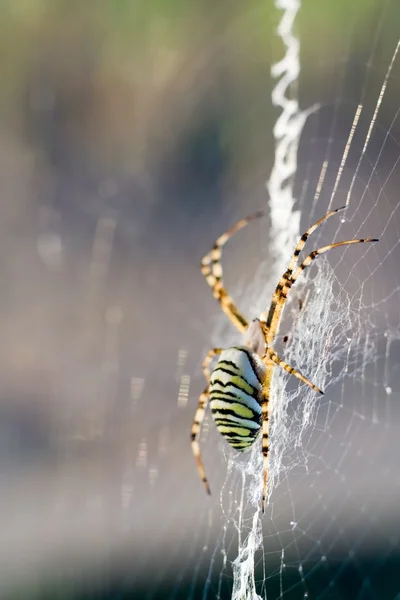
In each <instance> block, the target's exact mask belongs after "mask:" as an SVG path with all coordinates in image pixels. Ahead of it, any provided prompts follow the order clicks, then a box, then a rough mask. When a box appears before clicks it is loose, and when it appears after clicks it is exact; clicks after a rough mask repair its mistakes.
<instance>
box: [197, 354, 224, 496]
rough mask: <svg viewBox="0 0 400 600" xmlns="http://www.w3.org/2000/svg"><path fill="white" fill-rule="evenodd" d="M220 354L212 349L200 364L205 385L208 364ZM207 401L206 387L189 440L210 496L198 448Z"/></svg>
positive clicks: (199, 402)
mask: <svg viewBox="0 0 400 600" xmlns="http://www.w3.org/2000/svg"><path fill="white" fill-rule="evenodd" d="M221 352H222V350H221V348H213V349H212V350H210V351H209V352H207V355H206V357H205V359H204V360H203V364H202V367H203V373H204V377H205V378H206V380H207V383H208V382H209V381H210V369H209V366H210V363H211V361H212V359H213V358H214V357H215V356H217V355H218V354H221ZM208 400H209V395H208V385H207V387H206V389H205V390H204V391H203V393H202V394H200V398H199V401H198V404H197V410H196V413H195V415H194V420H193V424H192V430H191V434H190V439H191V443H192V451H193V455H194V457H195V460H196V464H197V470H198V472H199V475H200V479H201V480H202V482H203V483H204V486H205V488H206V491H207V493H208V494H211V490H210V486H209V484H208V480H207V477H206V473H205V470H204V465H203V461H202V460H201V455H200V446H199V435H200V430H201V426H202V423H203V421H204V415H205V413H206V408H207V403H208Z"/></svg>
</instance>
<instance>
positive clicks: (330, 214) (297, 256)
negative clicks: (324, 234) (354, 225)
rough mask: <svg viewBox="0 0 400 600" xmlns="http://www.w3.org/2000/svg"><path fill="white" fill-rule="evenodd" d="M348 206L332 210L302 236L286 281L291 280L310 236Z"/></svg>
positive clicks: (288, 269) (286, 274)
mask: <svg viewBox="0 0 400 600" xmlns="http://www.w3.org/2000/svg"><path fill="white" fill-rule="evenodd" d="M345 208H346V206H341V207H340V208H336V209H335V210H331V211H330V212H328V213H327V214H326V215H325V216H324V217H322V219H320V220H319V221H317V222H316V223H314V225H311V227H310V228H309V229H307V231H306V232H305V233H303V235H302V236H301V238H300V239H299V241H298V242H297V246H296V248H295V249H294V252H293V256H292V258H291V260H290V263H289V266H288V268H287V270H286V273H285V275H284V277H285V278H286V279H289V278H290V276H291V274H292V272H293V269H294V268H295V266H296V265H297V262H298V259H299V255H300V252H301V251H302V250H303V248H304V246H305V244H306V241H307V240H308V238H309V237H310V235H311V234H312V233H313V232H314V231H315V230H316V229H317V228H318V227H319V226H320V225H321V224H322V223H323V222H324V221H326V220H327V219H329V217H332V216H333V215H336V213H338V212H339V211H340V210H343V209H345Z"/></svg>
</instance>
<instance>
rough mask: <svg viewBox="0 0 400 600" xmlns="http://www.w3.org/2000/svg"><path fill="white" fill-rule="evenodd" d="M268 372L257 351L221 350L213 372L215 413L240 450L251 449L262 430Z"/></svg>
mask: <svg viewBox="0 0 400 600" xmlns="http://www.w3.org/2000/svg"><path fill="white" fill-rule="evenodd" d="M265 373H266V367H265V365H264V363H263V362H262V360H261V359H260V357H259V356H258V355H257V354H256V353H255V352H252V351H251V350H249V349H248V348H246V347H244V346H236V347H233V348H228V349H227V350H224V351H223V352H222V353H221V356H220V359H219V361H218V363H217V364H216V366H215V369H214V370H213V372H212V374H211V379H210V388H209V394H210V408H211V412H212V415H213V418H214V421H215V424H216V426H217V428H218V430H219V432H220V433H221V435H223V436H224V438H225V439H226V440H227V441H228V443H229V444H230V445H231V446H232V447H233V448H235V449H236V450H239V451H244V450H247V448H249V447H250V446H251V445H252V444H253V442H254V440H255V439H256V437H257V436H258V434H259V432H260V428H261V403H262V389H263V382H264V379H265Z"/></svg>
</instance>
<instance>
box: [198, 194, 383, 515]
mask: <svg viewBox="0 0 400 600" xmlns="http://www.w3.org/2000/svg"><path fill="white" fill-rule="evenodd" d="M344 208H346V207H345V206H342V207H341V208H337V209H335V210H332V211H330V212H328V213H327V214H326V215H325V216H324V217H322V218H321V219H320V220H319V221H317V222H316V223H315V224H314V225H312V226H311V227H310V228H309V229H307V231H306V232H305V233H304V234H303V235H302V236H301V238H300V239H299V241H298V243H297V246H296V248H295V250H294V253H293V255H292V258H291V260H290V262H289V265H288V267H287V269H286V271H285V273H284V274H283V275H282V277H281V279H280V281H279V283H278V285H277V286H276V288H275V291H274V294H273V296H272V300H271V304H270V307H269V310H268V312H263V313H261V315H260V316H259V317H258V318H256V319H254V320H253V321H252V322H251V323H250V324H249V323H248V322H247V320H246V318H245V317H244V316H243V315H242V314H241V312H240V311H239V309H238V308H237V306H236V305H235V304H234V302H233V300H232V298H231V297H230V296H229V295H228V293H227V291H226V289H225V287H224V284H223V280H222V266H221V262H220V261H221V249H222V247H223V246H224V245H225V244H226V242H227V241H228V240H229V238H230V237H231V236H232V235H233V234H235V233H236V232H237V231H239V230H240V229H243V227H245V226H246V225H247V224H248V223H250V221H253V220H255V219H257V218H259V217H262V216H263V215H264V213H263V212H262V211H259V212H257V213H255V214H253V215H250V216H248V217H246V218H245V219H241V220H240V221H238V222H237V223H236V224H235V225H234V226H233V227H231V229H228V231H226V232H225V233H224V234H222V235H221V236H220V237H219V238H218V239H217V241H216V242H215V244H214V246H213V247H212V249H211V250H210V252H208V254H206V255H205V257H204V258H203V260H202V261H201V271H202V273H203V275H204V277H205V278H206V281H207V283H208V285H209V286H210V287H211V288H212V291H213V295H214V297H215V298H216V299H217V300H218V302H219V304H220V306H221V309H222V310H223V312H224V313H225V314H226V315H227V316H228V318H229V319H230V320H231V322H232V323H233V324H234V325H235V327H236V328H237V329H238V330H239V331H240V332H241V333H242V334H243V340H242V345H238V346H233V347H231V348H227V349H223V348H213V349H212V350H210V351H209V352H208V354H207V355H206V357H205V359H204V360H203V363H202V368H203V373H204V377H205V379H206V381H207V386H206V388H205V389H204V391H203V393H202V394H201V395H200V398H199V401H198V406H197V410H196V413H195V416H194V421H193V425H192V429H191V442H192V450H193V454H194V457H195V460H196V463H197V468H198V471H199V475H200V478H201V480H202V481H203V483H204V486H205V488H206V491H207V493H208V494H211V491H210V486H209V484H208V480H207V477H206V474H205V470H204V466H203V462H202V459H201V455H200V446H199V434H200V428H201V424H202V422H203V419H204V415H205V410H206V408H207V404H208V403H210V407H211V413H212V416H213V418H214V421H215V424H216V426H217V429H218V430H219V432H220V433H221V434H222V435H223V436H224V438H225V439H226V440H227V442H228V443H229V444H230V445H231V446H232V447H233V448H235V449H236V450H238V451H239V452H243V451H245V450H247V449H249V448H250V447H251V446H252V445H253V444H254V442H255V440H256V439H257V438H258V436H259V434H260V432H261V431H262V446H261V448H262V453H263V491H262V500H261V509H262V512H264V506H265V501H266V497H267V477H268V451H269V438H268V419H269V398H270V389H271V381H272V375H273V371H274V368H275V366H276V365H278V366H279V367H281V368H282V369H284V370H285V371H287V372H288V373H290V374H291V375H294V376H295V377H297V379H299V380H300V381H302V382H303V383H305V384H307V385H308V386H310V387H311V388H312V389H313V390H315V391H316V392H318V393H319V394H323V392H322V391H321V390H320V389H319V388H318V387H317V386H316V385H314V384H313V383H312V382H311V381H310V380H309V379H307V378H306V377H305V376H304V375H302V374H301V373H300V372H299V371H298V370H296V369H295V368H294V367H291V366H290V365H288V364H287V363H285V362H284V361H283V360H282V359H281V358H280V357H279V356H278V354H277V353H276V352H275V350H274V349H273V347H272V344H273V341H274V338H275V336H276V333H277V330H278V327H279V322H280V318H281V314H282V310H283V308H284V306H285V302H286V299H287V296H288V293H289V291H290V288H291V287H292V285H293V284H294V283H295V282H296V281H297V279H298V278H299V276H300V275H301V273H302V272H303V271H304V270H305V269H306V268H307V267H308V266H309V265H310V264H311V263H312V261H313V260H314V259H315V258H316V257H317V256H319V255H320V254H324V252H327V251H328V250H331V249H332V248H337V247H339V246H348V245H350V244H360V243H364V242H377V241H379V240H377V239H372V238H365V239H358V240H346V241H343V242H336V243H334V244H329V245H328V246H323V247H322V248H318V249H317V250H314V251H313V252H311V254H309V255H308V256H307V257H306V258H305V259H304V260H303V262H302V263H300V264H299V255H300V252H301V251H302V249H303V248H304V245H305V243H306V241H307V239H308V237H309V236H310V235H311V233H313V231H315V230H316V229H317V227H319V225H321V223H323V222H324V221H326V220H327V219H329V218H330V217H331V216H333V215H335V214H336V213H337V212H339V211H340V210H343V209H344ZM216 356H219V360H218V362H217V363H216V366H215V367H214V369H213V370H212V372H210V363H211V361H212V360H213V358H215V357H216Z"/></svg>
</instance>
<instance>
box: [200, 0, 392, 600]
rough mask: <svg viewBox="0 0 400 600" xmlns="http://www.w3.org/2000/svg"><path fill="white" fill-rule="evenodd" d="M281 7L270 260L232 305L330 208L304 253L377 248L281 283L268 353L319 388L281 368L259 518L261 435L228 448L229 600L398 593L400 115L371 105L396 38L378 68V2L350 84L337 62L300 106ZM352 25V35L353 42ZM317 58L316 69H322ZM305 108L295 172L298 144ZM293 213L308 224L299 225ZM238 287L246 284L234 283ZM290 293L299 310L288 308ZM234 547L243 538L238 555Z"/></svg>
mask: <svg viewBox="0 0 400 600" xmlns="http://www.w3.org/2000/svg"><path fill="white" fill-rule="evenodd" d="M277 6H278V7H279V8H281V9H284V15H283V17H282V20H281V22H280V25H279V27H278V32H279V34H280V35H281V37H282V38H283V40H284V42H285V47H286V55H285V57H284V58H283V59H282V60H281V61H280V62H279V63H278V64H276V65H274V67H273V71H272V72H273V75H275V76H278V77H280V78H281V79H280V80H279V82H278V84H277V86H276V88H275V90H274V93H273V100H274V103H275V104H276V105H278V106H280V107H282V114H281V116H280V117H279V119H278V121H277V125H276V126H275V137H276V139H277V151H276V162H275V167H274V169H273V173H272V176H271V178H270V180H269V184H268V189H269V193H270V200H269V203H268V208H269V210H270V217H271V225H270V235H271V239H272V244H271V245H270V247H269V249H270V252H271V255H272V257H273V260H274V263H273V267H272V271H271V255H270V256H268V258H267V259H266V260H265V261H264V263H263V264H261V265H260V267H259V269H258V271H257V275H256V277H255V281H254V283H253V284H246V286H245V289H244V291H243V292H242V294H241V302H240V305H241V306H245V307H246V314H253V315H256V314H259V313H260V311H262V310H265V307H266V305H267V304H266V302H267V298H268V297H269V296H270V294H271V292H272V289H273V287H269V286H274V283H276V281H277V280H278V278H279V276H280V275H281V274H282V272H283V271H284V267H285V265H286V264H287V262H288V257H289V256H290V253H291V251H292V249H293V247H294V238H296V237H299V235H300V233H301V232H302V230H303V229H304V228H305V227H307V226H309V225H310V224H312V223H313V222H314V221H315V220H317V219H318V218H319V217H321V216H322V215H324V214H325V213H326V212H327V211H328V210H331V209H332V208H336V207H338V206H341V205H344V204H346V205H347V209H346V212H345V213H344V217H342V218H340V217H339V218H338V219H336V223H335V220H334V219H332V221H333V223H332V222H330V223H329V224H328V223H327V224H324V226H322V228H321V229H319V230H318V231H317V232H316V233H315V234H314V235H312V236H311V238H310V240H309V242H308V244H307V248H310V251H311V250H312V249H314V248H318V247H320V246H322V245H326V244H327V243H330V242H331V241H332V242H334V241H339V240H342V239H355V238H357V237H367V236H372V237H375V236H377V237H380V238H381V242H380V246H379V247H374V248H372V247H371V248H366V247H363V248H358V249H357V250H355V252H354V253H353V250H354V247H353V248H352V249H351V250H349V249H345V250H344V251H343V252H341V251H340V250H336V251H333V252H332V255H330V254H329V256H328V257H327V258H325V257H324V258H321V259H318V261H317V262H318V264H316V263H313V266H312V267H311V268H310V271H309V272H308V273H307V275H306V277H305V278H304V279H303V281H301V282H299V284H297V285H296V286H295V288H296V289H293V290H292V291H291V296H292V297H291V299H290V300H289V302H288V306H287V308H286V309H285V310H286V314H287V313H289V318H288V317H287V316H286V318H284V322H283V324H282V325H281V327H280V332H281V333H282V332H285V333H287V334H288V335H287V336H286V337H287V338H288V339H287V341H286V343H282V341H281V340H279V339H278V340H277V344H278V346H279V348H278V352H279V351H280V353H281V354H282V355H283V357H284V359H285V360H286V361H287V362H289V364H291V365H294V366H298V367H299V368H300V370H301V371H302V372H303V373H305V374H307V375H308V376H309V377H310V378H311V380H312V381H313V382H314V383H316V385H317V386H318V387H320V388H322V389H323V390H325V392H326V396H324V398H322V400H321V398H319V397H316V394H315V393H314V392H312V391H311V390H310V389H309V388H307V387H305V386H299V385H298V384H297V382H295V383H293V382H291V381H290V380H288V378H287V376H286V375H285V374H283V373H282V372H279V371H278V370H276V371H275V374H274V379H273V386H272V393H271V414H272V424H271V429H270V440H271V445H270V465H269V504H268V508H267V510H266V515H265V516H261V515H260V513H259V503H260V497H261V486H262V469H263V465H262V455H261V452H260V445H259V444H258V445H256V447H255V448H254V449H253V450H252V453H251V457H250V458H248V459H242V458H241V457H240V458H238V457H237V456H234V457H232V456H231V455H230V454H229V453H228V452H227V453H226V454H227V461H228V466H229V468H228V475H227V478H226V481H225V485H224V488H223V491H222V493H221V507H222V511H223V514H224V517H225V519H227V521H228V523H229V524H230V526H231V527H232V528H233V529H234V530H236V532H237V540H235V541H234V542H233V541H232V539H230V540H229V542H225V544H226V547H227V548H229V549H230V556H231V557H232V558H231V560H232V571H233V574H232V577H233V581H232V589H233V591H232V598H234V599H235V600H239V599H244V598H248V599H255V598H260V597H267V598H286V597H293V598H300V597H309V596H310V597H318V598H342V597H343V598H347V597H348V598H355V597H356V598H392V597H394V596H395V595H396V594H397V593H399V590H400V588H399V585H398V584H397V583H396V582H395V581H394V575H393V574H392V575H389V576H387V575H384V574H385V570H386V569H387V568H388V565H389V564H390V561H392V560H393V559H394V558H395V557H396V556H397V553H398V545H399V538H398V531H397V532H396V531H395V530H393V529H392V527H393V524H394V523H395V522H396V520H397V516H396V515H397V512H398V509H397V503H398V497H399V478H398V474H397V473H396V464H395V462H396V461H395V460H394V455H395V454H396V448H395V441H394V440H395V437H396V429H397V427H398V417H397V420H396V417H395V415H396V414H398V411H397V407H396V394H393V380H395V377H396V376H395V373H396V370H397V369H396V366H395V364H396V349H397V347H398V346H397V344H398V340H399V328H398V314H397V311H396V309H395V306H396V301H395V300H394V299H395V297H396V295H397V293H398V290H399V287H398V286H397V285H396V281H395V282H393V275H390V273H392V274H393V273H394V272H395V270H396V267H395V264H396V258H395V257H396V253H397V247H398V233H397V232H398V225H397V218H398V216H397V215H398V210H399V201H398V200H397V199H396V195H395V194H394V193H393V189H392V186H393V184H394V181H395V175H396V172H397V175H398V161H399V143H398V141H397V139H396V131H397V128H398V122H397V117H398V112H399V111H398V110H395V111H394V112H392V114H391V117H390V118H391V120H390V121H389V123H388V124H387V125H386V126H385V124H384V123H385V122H384V119H382V117H381V113H380V111H381V110H382V109H385V103H386V105H387V106H391V105H392V102H393V94H394V93H395V90H396V87H397V82H398V77H399V72H400V71H399V67H398V57H397V53H398V49H399V41H398V40H397V39H396V37H395V35H394V36H393V38H392V48H391V52H392V54H391V55H390V48H389V44H388V45H387V46H386V44H385V49H386V51H387V53H388V54H387V56H386V71H384V70H381V69H379V71H378V69H377V65H379V66H380V67H381V68H382V66H383V64H384V60H383V56H384V53H383V52H382V40H381V37H382V35H383V33H382V32H383V31H387V26H388V19H390V18H391V17H390V15H391V11H390V3H386V5H385V6H384V7H382V10H381V12H380V14H379V17H378V21H377V23H376V28H375V30H374V32H373V35H372V44H371V49H370V50H371V52H370V55H369V56H368V57H367V58H366V59H365V62H364V65H365V69H364V76H363V78H361V80H360V81H359V85H358V86H357V84H355V83H354V82H352V85H351V84H350V83H349V82H350V81H351V77H352V76H354V69H355V68H356V66H354V65H352V63H351V60H350V61H349V60H348V56H347V58H346V57H344V60H343V59H342V60H343V62H344V64H345V65H346V68H345V69H343V71H342V73H341V79H340V77H339V78H338V79H339V81H338V88H337V89H338V90H339V95H338V96H337V98H336V100H335V102H334V103H333V104H327V103H325V101H324V98H323V97H322V95H321V94H320V93H319V94H318V95H317V97H314V98H313V100H314V102H315V101H317V102H319V103H320V106H319V107H318V109H313V110H312V111H307V112H300V111H298V106H297V103H296V101H295V99H293V97H291V98H290V100H288V98H287V97H286V96H285V95H284V94H282V90H283V91H284V93H287V87H288V86H289V84H291V83H293V80H294V79H295V78H296V76H297V73H298V71H299V68H298V63H297V42H298V40H296V38H295V37H294V36H293V34H292V25H293V21H294V18H295V15H296V12H297V10H298V8H299V7H300V5H299V4H298V3H296V2H283V1H282V2H280V3H277ZM352 35H354V31H352V32H351V34H350V36H349V39H350V44H351V39H352ZM386 41H387V40H386ZM350 47H351V46H349V47H348V49H347V52H348V53H350ZM378 48H379V51H378ZM396 61H397V62H396ZM323 67H324V65H318V64H317V69H318V68H320V69H322V68H323ZM346 69H347V72H346ZM378 72H379V74H380V75H381V81H380V88H379V82H378V80H379V77H378V76H377V73H378ZM316 80H318V77H316ZM300 81H301V80H300ZM350 91H351V92H352V96H353V97H351V98H350V97H349V92H350ZM386 94H387V97H386ZM354 99H356V102H354ZM310 113H311V114H310ZM307 117H308V121H307V125H306V127H305V131H304V133H303V136H302V141H301V143H300V148H299V157H300V158H299V160H300V165H299V167H298V168H296V167H297V165H296V152H297V142H298V140H299V136H300V132H301V130H302V128H303V125H304V122H305V119H306V118H307ZM351 119H352V120H351ZM346 122H347V126H346V125H345V123H346ZM346 130H347V132H348V135H347V137H344V135H343V132H344V131H346ZM338 132H340V133H341V135H338ZM307 155H308V159H307V158H306V156H307ZM294 177H295V179H294ZM293 182H294V194H293V196H292V189H293V188H292V183H293ZM294 198H298V203H297V204H296V202H295V200H294ZM294 207H296V208H297V209H298V211H299V212H298V211H297V210H296V211H294V210H293V208H294ZM300 214H301V215H302V217H303V218H302V221H304V222H305V227H304V228H301V230H300V228H299V222H300V219H299V216H300ZM363 232H364V233H363ZM382 242H383V243H382ZM382 246H384V248H383V249H382ZM334 252H335V253H337V254H335V255H334ZM306 255H307V253H306V254H305V255H304V256H306ZM276 267H277V268H276ZM385 273H386V274H388V278H389V285H387V284H385V282H384V278H385ZM265 282H267V292H266V286H265ZM393 286H394V289H392V288H393ZM235 291H236V295H238V293H239V295H240V289H239V290H238V289H236V290H235ZM235 297H236V296H235ZM304 299H306V301H304ZM299 300H300V302H301V304H302V308H301V310H299V308H298V307H297V306H296V303H297V302H298V301H299ZM216 329H217V334H216V335H215V337H214V341H215V342H216V341H217V339H219V340H220V339H226V337H227V331H226V328H225V326H224V325H223V324H222V322H221V325H220V326H219V325H217V327H216ZM281 337H282V336H281ZM229 342H231V340H230V339H229ZM232 343H234V342H233V338H232ZM389 415H390V416H389ZM392 419H393V420H392ZM386 461H388V462H387V463H386ZM383 462H385V463H386V464H383ZM235 478H236V483H235ZM232 498H235V499H232ZM224 530H225V529H224ZM236 544H237V546H236ZM232 546H234V547H235V548H236V547H237V556H236V557H234V554H235V552H236V550H235V551H232ZM229 568H230V567H229V565H227V564H226V563H224V566H223V568H222V570H221V574H220V586H219V588H218V592H217V597H224V593H222V592H221V583H222V581H224V580H225V578H226V579H228V580H229V579H230V577H229V575H228V573H229ZM317 573H319V575H317ZM321 573H322V574H321ZM385 576H386V577H388V581H387V582H386V583H384V582H383V578H384V577H385ZM318 578H319V579H320V581H319V584H318V583H317V584H316V582H318ZM321 582H322V583H321ZM206 587H207V586H206ZM225 593H226V592H225ZM396 597H397V596H396Z"/></svg>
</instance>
